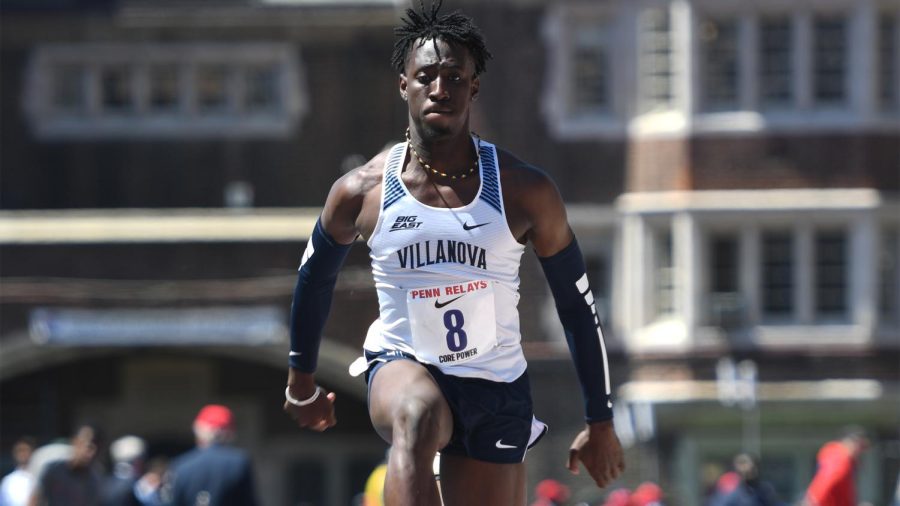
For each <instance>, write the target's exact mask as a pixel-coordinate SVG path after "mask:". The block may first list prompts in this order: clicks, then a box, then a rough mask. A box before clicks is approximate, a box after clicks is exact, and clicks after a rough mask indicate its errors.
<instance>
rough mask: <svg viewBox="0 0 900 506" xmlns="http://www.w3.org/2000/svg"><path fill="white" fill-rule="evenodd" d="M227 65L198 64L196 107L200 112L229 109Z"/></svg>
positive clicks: (213, 112) (207, 112) (221, 111)
mask: <svg viewBox="0 0 900 506" xmlns="http://www.w3.org/2000/svg"><path fill="white" fill-rule="evenodd" d="M229 77H230V76H229V72H228V67H226V66H225V65H215V64H206V65H200V66H198V68H197V72H196V77H195V79H196V83H195V84H196V86H195V90H196V93H197V109H198V112H199V113H200V114H217V113H223V112H225V111H226V110H228V109H229V103H228V102H229V100H228V91H229V86H228V84H229V83H228V80H229V79H228V78H229Z"/></svg>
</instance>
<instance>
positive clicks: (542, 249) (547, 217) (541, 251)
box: [526, 175, 573, 257]
mask: <svg viewBox="0 0 900 506" xmlns="http://www.w3.org/2000/svg"><path fill="white" fill-rule="evenodd" d="M526 200H527V202H528V204H527V206H526V209H527V210H528V214H529V219H530V222H531V228H530V229H529V231H528V239H529V240H530V241H531V244H532V245H533V246H534V250H535V252H536V253H537V254H538V256H540V257H549V256H552V255H555V254H556V253H559V252H560V251H562V250H563V249H564V248H565V247H566V246H568V245H569V244H570V243H571V242H572V237H573V236H572V230H571V229H570V228H569V222H568V218H567V216H566V206H565V204H564V203H563V200H562V196H561V195H560V194H559V190H557V188H556V185H555V184H553V181H551V180H550V178H549V177H547V176H546V175H544V176H543V177H542V178H541V179H540V180H538V181H536V182H535V183H534V184H532V185H531V188H530V190H529V195H528V197H527V199H526Z"/></svg>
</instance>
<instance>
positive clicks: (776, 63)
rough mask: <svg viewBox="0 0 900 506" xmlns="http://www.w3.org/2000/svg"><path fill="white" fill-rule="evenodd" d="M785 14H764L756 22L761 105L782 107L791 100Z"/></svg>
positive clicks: (788, 21)
mask: <svg viewBox="0 0 900 506" xmlns="http://www.w3.org/2000/svg"><path fill="white" fill-rule="evenodd" d="M792 26H793V25H792V23H791V19H790V18H789V17H787V16H778V17H773V16H769V17H764V18H762V19H761V20H760V22H759V71H760V76H759V94H760V103H761V104H762V106H763V107H764V108H765V107H772V106H775V107H784V106H787V105H789V104H790V103H791V102H792V100H793V91H792V86H791V83H792V77H793V76H792V68H793V66H792V65H791V59H792V57H793V56H792V55H793V42H792V41H793V33H792V30H793V29H792Z"/></svg>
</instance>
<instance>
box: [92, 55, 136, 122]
mask: <svg viewBox="0 0 900 506" xmlns="http://www.w3.org/2000/svg"><path fill="white" fill-rule="evenodd" d="M133 78H134V69H133V68H130V67H129V66H128V65H105V66H103V67H101V68H100V103H101V110H102V111H103V112H104V113H108V114H123V113H129V112H134V107H135V104H134V98H135V96H134V86H133V84H132V79H133Z"/></svg>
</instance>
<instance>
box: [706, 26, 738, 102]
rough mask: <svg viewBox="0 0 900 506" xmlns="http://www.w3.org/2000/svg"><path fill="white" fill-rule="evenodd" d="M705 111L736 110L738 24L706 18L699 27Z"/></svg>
mask: <svg viewBox="0 0 900 506" xmlns="http://www.w3.org/2000/svg"><path fill="white" fill-rule="evenodd" d="M700 51H701V53H702V57H701V60H700V61H701V62H703V65H704V68H703V71H702V88H701V89H702V92H703V99H702V104H703V108H704V109H706V110H709V111H720V110H733V109H736V108H737V99H738V24H737V20H736V19H718V20H716V19H707V20H706V21H703V22H702V23H701V24H700Z"/></svg>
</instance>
